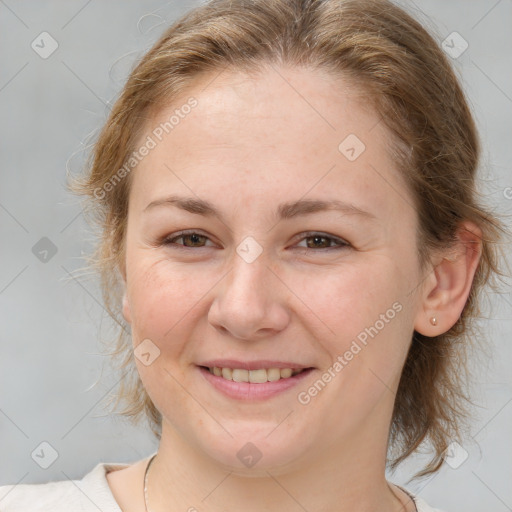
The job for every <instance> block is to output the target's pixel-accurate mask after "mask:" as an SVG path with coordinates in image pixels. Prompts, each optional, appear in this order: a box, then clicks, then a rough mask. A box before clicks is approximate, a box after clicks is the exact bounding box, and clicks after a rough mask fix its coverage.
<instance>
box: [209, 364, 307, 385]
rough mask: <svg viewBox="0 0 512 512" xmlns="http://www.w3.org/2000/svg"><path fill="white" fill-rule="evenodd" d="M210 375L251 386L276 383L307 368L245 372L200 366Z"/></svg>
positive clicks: (241, 369)
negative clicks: (251, 384)
mask: <svg viewBox="0 0 512 512" xmlns="http://www.w3.org/2000/svg"><path fill="white" fill-rule="evenodd" d="M201 368H204V369H205V370H208V371H209V372H210V373H211V374H212V375H215V376H217V377H221V378H223V379H225V380H232V381H234V382H251V383H253V384H264V383H265V382H276V381H278V380H281V379H289V378H290V377H294V376H295V375H299V374H300V373H302V372H305V371H307V370H308V369H309V368H258V369H256V370H246V369H245V368H228V367H224V368H221V367H219V366H213V367H209V366H201Z"/></svg>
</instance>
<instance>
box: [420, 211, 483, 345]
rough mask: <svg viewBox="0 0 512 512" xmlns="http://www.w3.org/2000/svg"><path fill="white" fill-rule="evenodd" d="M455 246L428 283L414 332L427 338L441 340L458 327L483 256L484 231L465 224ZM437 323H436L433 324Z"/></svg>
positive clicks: (448, 251) (439, 261)
mask: <svg viewBox="0 0 512 512" xmlns="http://www.w3.org/2000/svg"><path fill="white" fill-rule="evenodd" d="M456 238H457V240H456V242H455V244H454V245H453V246H451V247H450V248H449V249H447V250H446V251H445V252H444V253H442V254H440V255H439V256H438V260H437V263H436V264H435V266H434V268H433V269H432V271H431V272H432V273H431V275H430V276H428V278H427V279H426V280H425V286H424V287H423V291H422V298H421V300H422V304H421V307H420V308H419V310H418V313H417V315H416V319H415V324H414V329H415V330H416V331H417V332H419V333H420V334H423V335H424V336H430V337H433V336H439V335H440V334H443V333H445V332H446V331H448V330H449V329H451V327H453V326H454V325H455V323H456V322H457V320H458V319H459V318H460V315H461V314H462V310H463V309H464V306H465V304H466V302H467V299H468V297H469V293H470V291H471V285H472V283H473V278H474V276H475V272H476V269H477V268H478V263H479V261H480V256H481V254H482V231H481V229H480V228H479V227H478V226H477V225H476V224H474V223H472V222H469V221H465V222H463V223H462V224H461V225H460V226H459V229H458V230H457V236H456ZM433 319H435V320H433Z"/></svg>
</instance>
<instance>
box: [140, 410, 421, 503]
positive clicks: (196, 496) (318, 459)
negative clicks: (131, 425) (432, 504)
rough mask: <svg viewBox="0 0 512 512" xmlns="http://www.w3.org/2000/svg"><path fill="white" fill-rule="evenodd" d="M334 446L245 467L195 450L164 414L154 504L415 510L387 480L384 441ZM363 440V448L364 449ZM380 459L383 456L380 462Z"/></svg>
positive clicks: (151, 487)
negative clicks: (267, 465)
mask: <svg viewBox="0 0 512 512" xmlns="http://www.w3.org/2000/svg"><path fill="white" fill-rule="evenodd" d="M369 434H370V435H368V436H364V434H363V436H362V437H367V438H366V439H364V438H363V439H358V440H351V443H350V446H344V447H338V446H336V447H329V450H326V451H327V452H328V453H315V454H309V455H306V456H304V457H303V460H301V461H298V462H297V463H296V464H295V465H294V467H293V468H290V467H287V468H286V470H283V469H282V468H275V469H268V470H262V471H259V472H257V473H256V472H254V476H248V475H247V474H241V472H240V473H239V472H237V471H236V470H230V469H228V468H223V467H221V466H219V465H218V464H217V463H216V462H215V461H214V460H213V459H211V458H209V457H206V456H205V455H204V454H203V453H199V452H198V451H196V450H194V449H193V448H192V447H191V445H190V444H189V443H188V442H187V441H186V440H185V439H183V437H182V436H181V435H180V434H179V433H178V432H176V430H175V429H174V428H173V427H172V426H170V425H169V424H168V423H166V421H165V420H164V422H163V424H162V438H161V442H160V446H159V450H158V454H157V456H156V458H155V459H154V461H153V463H152V464H151V469H150V477H149V481H148V498H149V503H148V508H149V510H150V511H151V512H160V511H163V510H169V508H170V507H171V508H173V509H176V510H187V511H190V512H195V511H197V510H201V511H208V512H220V511H223V510H226V508H229V509H230V510H236V509H237V508H239V509H241V510H244V512H259V511H261V510H269V511H278V510H293V511H295V510H296V511H297V512H299V511H304V510H308V511H310V510H316V511H320V510H321V511H325V512H328V511H329V512H330V511H336V512H348V511H350V512H352V511H353V510H358V511H360V512H375V511H376V510H379V512H384V511H385V512H408V511H409V510H414V505H413V504H412V503H411V502H410V501H409V503H407V501H408V500H407V499H404V496H403V495H400V494H401V491H398V490H396V489H392V488H391V487H390V485H389V484H388V482H387V481H386V479H385V468H384V461H385V446H386V445H385V442H384V443H382V442H380V441H381V440H377V439H376V437H375V432H370V433H369ZM361 447H364V448H363V449H361ZM379 461H382V463H380V462H379Z"/></svg>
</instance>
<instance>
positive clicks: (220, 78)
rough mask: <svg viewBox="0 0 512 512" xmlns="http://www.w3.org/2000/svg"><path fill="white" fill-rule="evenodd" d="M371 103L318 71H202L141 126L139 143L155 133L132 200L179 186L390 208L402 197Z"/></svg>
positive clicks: (211, 194)
mask: <svg viewBox="0 0 512 512" xmlns="http://www.w3.org/2000/svg"><path fill="white" fill-rule="evenodd" d="M192 98H193V102H192V103H191V99H192ZM369 100H370V99H369V97H368V96H367V95H366V94H365V92H364V91H362V89H357V88H356V87H354V85H350V84H349V83H348V82H347V81H345V80H343V79H342V78H340V77H335V76H333V75H331V74H327V73H326V72H322V71H318V70H308V69H303V68H284V67H279V68H277V67H274V66H269V67H266V68H264V69H262V70H261V71H260V72H258V73H256V74H251V75H248V74H246V73H244V72H241V71H233V70H231V71H227V70H224V71H222V72H212V73H209V74H207V75H203V76H201V77H200V78H198V79H197V80H196V81H195V82H193V83H192V85H191V86H189V87H188V88H187V90H186V91H184V92H183V93H182V94H181V95H180V96H179V97H177V98H175V99H174V101H173V102H172V105H169V106H166V107H162V108H161V109H160V110H159V111H158V112H157V114H156V115H155V116H154V117H153V118H152V119H151V121H150V122H149V123H148V124H147V127H146V130H145V132H144V139H143V140H145V139H146V137H148V136H149V137H152V138H153V139H155V147H154V149H152V150H151V152H150V153H149V154H148V156H146V157H145V158H144V159H143V160H142V161H141V163H140V164H139V165H138V167H137V169H136V170H135V172H134V174H135V176H134V177H133V178H134V182H133V188H134V190H133V193H134V196H135V197H134V198H133V199H134V200H135V201H138V200H139V199H140V198H141V196H144V197H143V199H144V200H145V201H146V202H147V200H148V199H153V200H154V199H155V198H157V197H155V196H158V194H159V193H160V195H162V194H163V189H167V188H168V189H169V191H172V192H174V190H175V189H176V187H178V188H181V189H182V190H183V191H186V188H189V189H192V190H188V191H187V192H188V194H187V195H190V192H193V193H194V194H195V195H198V196H201V197H204V196H206V197H207V198H209V199H213V200H214V199H215V197H217V198H218V199H221V198H222V197H224V199H225V197H226V196H222V194H225V193H227V192H229V191H230V192H231V195H233V194H236V193H242V192H243V193H245V194H246V199H247V194H249V195H251V197H252V198H255V197H256V196H257V195H258V194H259V195H262V194H263V195H266V196H267V198H268V199H271V198H272V197H273V195H274V194H280V195H281V196H282V195H286V196H289V197H290V198H291V197H292V196H296V197H293V199H299V198H300V197H302V196H304V195H305V194H307V193H308V191H311V194H313V195H314V196H315V197H316V196H318V195H322V194H323V195H325V194H330V195H331V196H332V195H333V194H334V195H336V194H338V193H339V194H342V195H344V196H345V199H350V196H354V195H355V196H358V199H359V200H360V201H362V202H366V203H367V205H372V206H373V207H374V208H380V209H389V208H393V209H396V208H397V204H393V200H394V201H395V203H396V202H397V201H398V200H399V201H401V202H403V197H404V195H406V194H407V193H406V191H405V190H404V188H405V186H404V184H403V182H402V180H401V178H400V176H399V174H398V172H397V171H396V169H395V168H394V164H393V162H392V160H391V158H390V152H389V145H390V142H391V141H390V138H389V134H388V133H387V130H386V129H385V127H384V125H383V123H382V122H380V119H379V117H378V115H377V113H376V112H374V111H373V110H372V108H371V107H369V105H370V101H369ZM191 104H193V105H194V107H193V108H189V107H188V106H187V105H191ZM170 120H172V121H173V122H170ZM166 123H167V124H166ZM159 127H160V130H159ZM162 127H163V128H164V130H163V131H162ZM166 127H167V130H165V128H166ZM161 132H162V133H161ZM155 134H157V135H159V136H160V138H161V140H159V137H157V136H156V135H155ZM180 177H181V178H182V179H180ZM184 187H185V188H184ZM243 187H245V189H244V188H243ZM398 189H401V190H398ZM347 196H349V197H347ZM139 206H140V207H143V205H142V204H140V205H139ZM144 206H145V205H144ZM402 207H407V205H402Z"/></svg>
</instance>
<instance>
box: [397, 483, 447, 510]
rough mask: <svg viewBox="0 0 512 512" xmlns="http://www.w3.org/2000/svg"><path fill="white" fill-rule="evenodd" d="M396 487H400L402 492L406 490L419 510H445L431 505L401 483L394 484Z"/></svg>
mask: <svg viewBox="0 0 512 512" xmlns="http://www.w3.org/2000/svg"><path fill="white" fill-rule="evenodd" d="M393 485H394V486H395V487H397V488H398V489H400V490H401V491H402V492H404V493H405V494H406V495H408V496H409V498H410V499H411V500H412V501H413V502H414V504H415V505H416V510H417V511H418V512H444V511H443V510H440V509H437V508H432V507H431V506H430V505H428V504H427V503H426V502H425V501H424V500H423V499H421V498H420V497H418V496H416V495H415V494H413V493H412V492H410V491H408V490H407V489H405V488H404V487H402V486H400V485H396V484H393Z"/></svg>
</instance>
